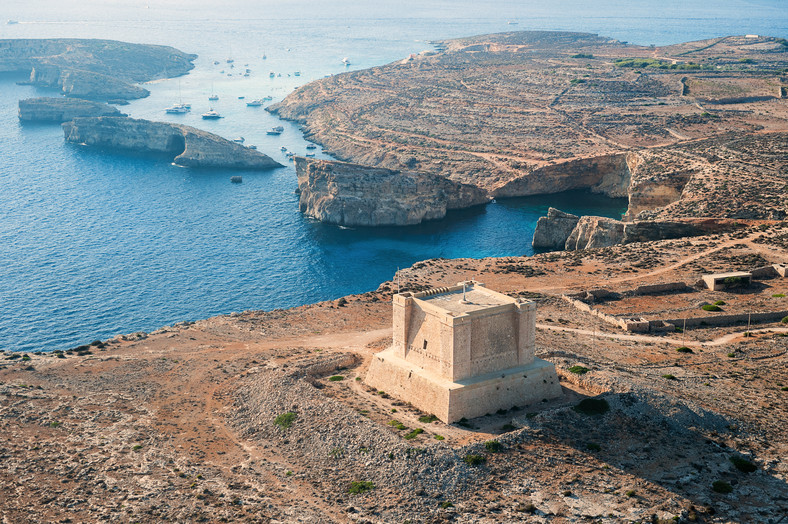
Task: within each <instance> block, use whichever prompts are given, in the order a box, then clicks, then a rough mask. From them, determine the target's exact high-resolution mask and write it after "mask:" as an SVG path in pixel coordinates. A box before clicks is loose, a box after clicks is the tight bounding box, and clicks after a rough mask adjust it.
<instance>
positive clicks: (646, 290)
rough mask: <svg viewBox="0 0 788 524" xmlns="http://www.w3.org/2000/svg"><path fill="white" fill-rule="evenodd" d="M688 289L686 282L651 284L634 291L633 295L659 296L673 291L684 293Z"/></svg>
mask: <svg viewBox="0 0 788 524" xmlns="http://www.w3.org/2000/svg"><path fill="white" fill-rule="evenodd" d="M685 289H687V284H686V283H684V282H666V283H664V284H651V285H648V286H638V287H636V288H635V289H633V290H632V294H633V295H658V294H660V293H670V292H672V291H682V290H685Z"/></svg>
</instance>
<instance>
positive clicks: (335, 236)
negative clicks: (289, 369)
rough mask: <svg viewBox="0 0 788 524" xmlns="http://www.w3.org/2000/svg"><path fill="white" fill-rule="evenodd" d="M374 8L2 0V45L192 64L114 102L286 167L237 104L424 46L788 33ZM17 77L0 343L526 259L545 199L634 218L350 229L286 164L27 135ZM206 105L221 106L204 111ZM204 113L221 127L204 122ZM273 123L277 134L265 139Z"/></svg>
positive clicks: (534, 205) (0, 200)
mask: <svg viewBox="0 0 788 524" xmlns="http://www.w3.org/2000/svg"><path fill="white" fill-rule="evenodd" d="M373 4H376V2H350V1H328V0H326V1H323V2H319V3H317V2H313V1H304V0H295V1H287V2H285V1H270V0H246V1H240V0H236V1H222V2H215V1H211V2H207V1H204V0H189V1H187V0H157V1H153V0H150V1H148V0H114V1H112V2H108V1H106V0H80V1H73V0H59V1H53V0H24V1H22V0H3V2H2V5H0V38H53V37H79V38H113V39H118V40H126V41H131V42H141V43H153V44H166V45H172V46H174V47H177V48H179V49H181V50H183V51H187V52H190V53H196V54H198V55H199V58H198V59H197V61H196V62H195V63H196V68H195V69H194V70H193V71H192V72H191V73H190V74H189V75H187V76H184V77H182V78H180V79H170V80H166V81H160V82H155V83H152V84H149V85H147V86H146V87H147V88H148V89H149V90H150V91H151V92H152V94H151V96H150V97H149V98H146V99H144V100H138V101H134V102H132V104H131V105H129V106H126V107H125V108H122V109H123V110H124V111H125V112H127V113H129V114H131V115H132V116H134V117H139V118H148V119H156V120H171V121H177V122H184V123H187V124H190V125H194V126H196V127H200V128H203V129H206V130H209V131H212V132H215V133H218V134H220V135H222V136H225V137H227V138H234V137H237V136H243V137H245V139H246V144H255V145H257V146H258V147H259V149H260V150H261V151H263V152H265V153H267V154H269V155H271V156H272V157H274V158H275V159H277V160H280V161H282V162H283V163H284V161H285V157H284V154H283V153H282V152H281V151H280V150H279V148H280V146H285V147H287V148H288V149H289V150H292V151H295V152H297V153H304V152H305V151H306V150H305V146H306V144H307V143H306V142H305V141H304V139H303V137H302V135H301V133H300V131H299V129H298V128H297V127H296V126H294V125H292V124H289V123H282V122H280V121H279V120H278V119H277V118H276V117H274V116H272V115H270V114H268V113H267V112H265V111H264V110H263V109H262V108H250V107H247V106H246V105H245V100H240V99H239V98H238V97H241V96H244V97H246V98H247V99H249V98H259V97H263V96H266V95H270V96H272V97H273V98H274V100H273V101H274V102H275V101H278V100H281V99H282V98H283V97H284V96H286V94H287V93H289V92H291V91H292V90H293V89H294V88H295V87H296V86H299V85H303V84H304V83H306V82H308V81H309V80H312V79H317V78H322V77H323V76H325V75H331V74H341V73H342V72H344V71H345V70H347V69H358V68H366V67H371V66H375V65H380V64H385V63H388V62H391V61H394V60H397V59H401V58H403V57H405V56H407V55H408V54H409V53H413V52H419V51H422V50H424V49H429V48H430V45H429V44H428V41H429V40H433V39H440V38H451V37H462V36H469V35H474V34H484V33H493V32H500V31H511V30H527V29H539V30H573V31H588V32H592V33H598V34H602V35H606V36H611V37H614V38H618V39H620V40H626V41H630V42H633V43H639V44H652V43H653V44H657V45H662V44H670V43H676V42H681V41H687V40H695V39H702V38H709V37H714V36H720V35H726V34H744V33H758V34H768V35H773V36H781V37H786V36H788V34H787V33H788V29H787V28H788V6H786V3H785V1H784V0H752V1H744V0H720V1H717V2H714V3H713V8H711V7H710V6H709V3H708V2H705V1H703V2H691V1H688V0H683V1H677V0H665V1H663V2H660V3H659V4H658V5H657V4H655V3H654V2H648V1H636V0H628V1H609V0H608V1H606V0H603V1H594V2H588V1H576V0H564V1H561V0H557V1H554V2H541V1H535V0H521V1H485V0H475V1H472V2H471V1H468V0H454V1H439V2H434V1H433V2H431V1H421V2H415V1H412V0H404V1H400V2H391V3H387V4H386V5H384V6H377V5H373ZM6 20H16V21H18V22H19V23H18V24H13V25H7V24H5V21H6ZM264 55H265V57H266V58H265V59H263V56H264ZM344 57H348V58H349V60H350V62H351V64H352V65H351V66H349V67H346V66H344V65H343V64H342V62H341V60H342V58H344ZM227 58H232V59H234V65H235V67H234V68H230V67H229V66H228V64H227V63H226V59H227ZM214 61H219V64H218V65H215V64H214ZM247 67H248V68H249V69H250V70H251V71H252V73H251V74H250V76H249V77H243V76H242V75H240V74H239V70H241V71H242V70H244V69H246V68H247ZM270 71H273V72H274V73H275V74H276V76H275V77H274V78H270V77H269V72H270ZM296 71H299V72H300V76H298V77H297V76H295V75H294V73H295V72H296ZM229 74H232V76H228V75H229ZM279 75H281V76H279ZM17 80H19V78H16V77H12V76H0V94H2V96H0V349H10V350H21V351H39V350H54V349H66V348H69V347H73V346H75V345H78V344H82V343H85V342H89V341H90V340H93V339H96V338H104V337H108V336H112V335H115V334H118V333H128V332H132V331H137V330H151V329H155V328H157V327H160V326H162V325H165V324H170V323H172V322H176V321H180V320H196V319H200V318H205V317H209V316H211V315H215V314H220V313H229V312H232V311H241V310H246V309H273V308H283V307H290V306H295V305H299V304H304V303H309V302H314V301H319V300H325V299H333V298H337V297H339V296H343V295H346V294H350V293H357V292H364V291H368V290H372V289H375V288H376V287H377V286H378V284H379V283H380V282H382V281H384V280H388V279H390V278H392V276H393V274H394V272H395V271H396V270H397V268H398V267H406V266H409V265H411V264H413V263H414V262H416V261H418V260H422V259H425V258H433V257H485V256H502V255H523V254H531V253H532V249H531V246H530V241H531V236H532V234H533V229H534V225H535V222H536V219H537V218H538V217H539V216H541V215H543V214H544V213H545V212H546V210H547V207H548V206H550V205H553V206H556V207H559V208H561V209H564V210H567V211H572V212H576V213H582V214H601V215H607V216H617V215H619V214H620V213H621V212H622V211H623V210H624V207H625V205H626V203H625V202H624V201H621V200H618V201H615V200H609V199H605V198H602V197H598V196H590V195H587V194H583V193H574V194H560V195H552V196H545V197H539V198H520V199H511V200H499V201H497V202H496V203H493V204H490V205H488V206H486V207H483V208H477V209H472V210H467V211H462V212H453V213H451V214H450V215H449V216H448V217H447V218H446V219H445V220H441V221H437V222H431V223H427V224H423V225H420V226H414V227H405V228H382V229H341V228H338V227H334V226H329V225H324V224H320V223H317V222H315V221H312V220H310V219H308V218H305V217H303V216H302V215H301V214H299V212H298V208H297V197H296V195H295V194H294V190H295V188H296V179H295V172H294V170H293V168H292V167H290V165H289V164H288V167H285V168H282V169H277V170H273V171H269V172H243V173H240V174H241V175H242V176H243V179H244V182H243V184H231V183H230V181H229V178H230V176H231V175H232V174H236V173H231V172H225V171H201V170H190V169H184V168H179V167H175V166H172V165H169V164H167V163H166V162H161V161H159V160H155V159H150V158H143V157H136V156H133V155H122V154H108V153H107V152H103V151H96V150H92V149H89V148H85V147H79V146H74V145H70V144H65V143H64V141H63V136H62V131H61V130H60V128H59V126H46V125H24V126H23V125H20V124H19V122H18V119H17V101H18V100H19V99H21V98H26V97H31V96H42V95H45V94H47V93H46V92H44V91H42V90H39V89H35V88H32V87H29V86H18V85H16V83H15V82H16V81H17ZM212 92H215V93H216V94H218V95H219V96H220V100H219V101H218V102H215V103H210V102H209V101H208V99H207V98H208V96H209V94H211V93H212ZM180 100H182V101H183V102H189V103H191V104H192V105H193V112H192V113H191V114H188V115H184V116H178V115H175V116H173V115H166V114H165V113H164V112H163V109H164V108H165V107H167V106H169V105H171V104H172V103H174V102H178V101H180ZM209 106H213V107H214V108H215V109H216V110H218V111H219V112H221V113H222V114H223V115H224V116H225V118H223V119H222V120H219V121H215V122H208V121H203V120H201V119H200V117H199V114H200V113H201V112H203V111H205V110H206V109H208V108H209ZM280 124H281V125H283V126H284V127H285V132H284V133H283V134H282V135H281V136H279V137H271V136H267V135H266V134H265V131H266V130H267V129H269V128H270V127H272V126H275V125H280ZM318 156H320V154H319V155H318Z"/></svg>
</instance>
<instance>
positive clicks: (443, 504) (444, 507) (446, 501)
mask: <svg viewBox="0 0 788 524" xmlns="http://www.w3.org/2000/svg"><path fill="white" fill-rule="evenodd" d="M453 506H454V504H452V503H451V502H449V501H448V500H444V501H443V502H441V508H442V509H446V508H451V507H453Z"/></svg>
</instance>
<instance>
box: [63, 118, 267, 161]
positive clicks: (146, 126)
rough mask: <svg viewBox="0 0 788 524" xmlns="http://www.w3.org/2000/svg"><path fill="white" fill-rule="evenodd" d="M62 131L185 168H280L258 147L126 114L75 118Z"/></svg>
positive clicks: (71, 138) (68, 137)
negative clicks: (258, 149) (165, 160)
mask: <svg viewBox="0 0 788 524" xmlns="http://www.w3.org/2000/svg"><path fill="white" fill-rule="evenodd" d="M63 133H64V136H65V139H66V141H68V142H72V143H75V144H85V145H89V146H97V147H104V148H109V149H120V150H127V151H134V152H138V153H151V154H158V155H163V156H166V157H167V158H169V159H171V161H173V162H175V163H176V164H178V165H181V166H186V167H206V168H225V169H271V168H274V167H281V164H279V163H278V162H276V161H275V160H273V159H272V158H270V157H269V156H267V155H265V154H263V153H261V152H259V151H257V150H254V149H249V148H248V147H244V146H242V145H240V144H237V143H235V142H232V141H230V140H227V139H225V138H222V137H220V136H218V135H214V134H213V133H208V132H207V131H202V130H200V129H195V128H193V127H190V126H185V125H181V124H171V123H167V122H151V121H150V120H142V119H134V118H126V117H91V118H75V119H74V120H72V121H69V122H65V123H64V124H63Z"/></svg>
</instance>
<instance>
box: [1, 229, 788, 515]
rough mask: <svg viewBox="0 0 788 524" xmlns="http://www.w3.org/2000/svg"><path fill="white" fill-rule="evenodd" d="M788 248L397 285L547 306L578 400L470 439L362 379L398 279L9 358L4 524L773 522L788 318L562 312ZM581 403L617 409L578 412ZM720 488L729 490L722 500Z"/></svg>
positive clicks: (615, 257)
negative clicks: (621, 323) (741, 320)
mask: <svg viewBox="0 0 788 524" xmlns="http://www.w3.org/2000/svg"><path fill="white" fill-rule="evenodd" d="M786 239H788V226H786V225H785V224H775V225H773V226H761V227H760V228H754V229H748V230H744V231H740V232H737V233H735V234H733V235H720V236H714V237H700V238H696V239H692V240H679V241H663V242H658V243H649V244H630V245H627V246H618V247H614V248H605V249H597V250H587V251H578V252H571V253H550V254H543V255H538V256H536V257H508V258H503V259H482V260H470V259H467V260H466V259H460V260H429V261H425V262H421V263H419V264H416V265H415V266H413V267H412V268H409V269H406V270H402V271H401V274H400V279H401V282H402V285H403V287H407V288H409V289H422V288H424V287H428V286H436V285H446V284H449V283H454V282H457V281H459V280H462V279H468V278H476V279H478V280H480V281H483V282H486V283H487V284H488V285H489V287H491V288H493V289H498V290H501V291H504V292H506V293H509V294H511V295H513V296H517V295H525V296H529V297H531V298H534V299H535V300H536V301H537V303H538V305H539V310H538V320H537V354H538V356H540V357H541V358H545V359H548V360H550V361H551V362H554V363H555V364H556V365H557V366H558V368H559V370H560V374H561V375H562V386H563V388H564V396H563V397H562V398H560V399H558V400H556V401H551V402H550V403H544V404H543V403H537V404H536V405H530V406H518V408H517V409H512V410H510V411H508V412H499V413H491V414H490V415H488V416H485V417H481V418H479V419H474V420H470V421H468V422H467V424H455V425H451V426H447V425H445V424H443V423H440V422H436V421H431V420H430V419H429V418H422V419H421V420H419V419H420V418H421V417H424V416H426V415H429V414H426V413H419V412H417V411H416V410H414V409H412V408H410V407H409V406H407V405H405V404H403V403H402V402H399V401H397V400H396V399H393V398H390V397H389V396H388V395H387V394H386V393H385V392H378V391H370V390H369V389H367V388H366V387H365V386H363V384H362V383H361V381H358V380H356V378H357V377H362V376H363V375H364V372H365V369H366V367H367V365H368V363H369V361H370V359H371V356H372V355H373V354H374V353H375V352H376V351H379V350H381V349H383V348H385V347H386V346H387V345H388V344H389V343H390V336H391V332H390V322H391V313H390V308H391V306H390V302H389V300H390V297H391V290H392V287H393V286H394V284H393V283H392V282H388V283H385V284H383V285H381V287H380V289H378V290H377V291H374V292H370V293H365V294H362V295H357V296H351V297H347V298H345V299H340V300H335V301H332V302H324V303H319V304H314V305H309V306H303V307H299V308H295V309H292V310H288V311H271V312H244V313H239V314H232V315H228V316H221V317H215V318H211V319H208V320H202V321H199V322H196V323H193V324H191V323H184V324H179V325H175V326H170V327H166V328H163V329H161V330H158V331H156V332H153V333H150V334H135V335H129V336H125V337H121V338H116V339H113V340H110V341H106V343H102V344H101V345H94V346H91V347H89V348H81V350H79V351H71V352H68V353H65V354H62V355H35V354H33V355H29V360H28V359H27V357H24V356H23V357H20V358H10V357H11V355H8V354H6V355H5V356H4V357H3V358H4V360H0V415H1V416H0V431H1V432H2V435H3V446H2V452H1V454H0V457H1V458H2V463H3V469H2V471H1V472H0V485H1V488H2V489H0V508H2V509H0V512H2V515H3V516H4V517H5V518H6V519H7V520H8V521H10V522H22V521H25V522H30V521H33V522H35V521H38V522H49V521H61V522H68V521H69V520H68V519H70V521H72V522H77V521H82V520H96V519H105V520H117V521H142V522H160V521H163V520H176V521H201V520H202V521H220V520H224V521H231V522H232V521H250V522H259V521H263V522H265V521H269V519H270V520H274V521H281V522H293V521H314V522H327V521H337V522H349V521H360V522H404V521H411V522H442V521H454V522H501V521H516V520H528V521H533V522H547V521H550V522H578V521H587V520H589V519H590V520H592V521H597V520H603V521H610V522H618V521H640V522H644V521H646V522H650V521H652V520H653V519H657V520H660V519H661V520H662V521H665V520H668V519H672V518H673V517H674V516H678V517H679V518H680V519H682V521H686V522H728V521H733V522H770V521H771V522H779V519H780V518H781V516H782V515H783V514H785V510H786V509H787V508H788V485H786V477H787V476H788V469H787V468H786V463H785V456H786V453H788V439H786V436H785V424H784V421H785V420H786V417H787V416H788V408H787V407H786V406H788V402H786V399H788V387H787V386H788V371H787V370H786V363H787V362H788V356H787V355H786V340H788V338H786V337H785V335H786V332H787V331H788V329H786V328H784V327H783V326H785V324H781V323H780V322H776V323H773V324H758V325H753V326H752V328H751V329H752V333H753V336H751V337H745V336H743V335H742V332H743V331H744V330H745V329H746V326H728V327H703V326H701V327H697V328H693V329H691V330H689V329H688V330H687V332H686V333H668V334H663V335H648V334H643V335H633V334H625V333H623V332H622V331H620V330H617V329H615V328H612V327H611V326H609V325H607V324H604V323H602V322H600V321H599V320H598V319H596V318H595V317H592V316H591V315H588V314H587V313H583V312H580V311H578V310H577V309H575V308H574V307H572V306H571V305H569V304H568V303H567V302H565V301H564V300H562V299H560V298H559V297H560V295H561V294H563V293H574V292H578V291H582V290H587V289H588V284H589V282H593V283H594V286H604V287H605V288H606V289H609V290H611V291H617V290H618V291H623V290H627V289H632V288H634V287H637V286H638V285H641V284H647V283H654V282H669V281H676V280H681V281H685V282H688V283H694V282H695V281H696V280H697V279H698V277H699V275H700V274H702V273H703V272H705V271H709V270H716V269H723V268H726V269H727V268H730V267H735V268H737V269H738V268H742V269H744V268H750V267H752V264H753V263H755V264H756V265H760V264H762V263H763V262H777V261H781V260H786V254H787V253H786V247H788V244H786ZM786 294H788V280H785V279H782V278H771V279H766V280H759V281H756V282H755V284H754V285H753V287H752V288H750V289H748V290H743V291H739V292H731V293H723V292H709V291H703V290H699V289H696V288H691V290H685V291H683V292H682V293H679V294H665V295H654V296H650V297H644V298H645V300H646V302H647V308H644V309H647V310H648V311H650V312H652V313H653V312H656V313H657V314H659V313H660V312H662V313H663V314H668V315H669V316H675V310H676V309H677V308H678V309H682V308H684V309H683V310H684V311H687V310H688V309H687V308H691V309H693V310H694V309H699V306H698V304H701V303H708V302H714V301H717V300H720V299H724V300H725V301H726V303H727V305H725V306H722V307H723V309H725V310H727V311H729V312H732V311H735V310H746V309H747V308H772V309H779V308H785V307H786V305H787V304H788V303H786V302H785V301H786V300H788V298H786V297H783V296H779V295H786ZM684 295H691V298H689V299H688V298H686V297H684ZM775 295H777V296H775ZM625 302H626V301H625V300H624V301H622V302H621V304H619V305H618V306H617V305H616V303H617V301H609V302H607V303H604V304H601V305H599V307H621V308H623V307H629V306H628V305H627V304H626V303H625ZM688 303H689V304H690V306H687V304H688ZM605 304H606V305H605ZM682 346H686V347H688V348H690V350H691V352H678V351H677V349H678V348H679V347H682ZM574 366H581V367H583V368H586V369H588V371H587V372H586V373H585V374H575V373H572V372H570V371H568V370H569V369H570V368H573V367H574ZM574 369H575V371H578V369H577V368H574ZM579 371H582V370H579ZM332 377H342V379H341V380H339V379H336V378H334V379H332ZM598 395H601V396H598ZM585 398H604V399H606V401H607V404H608V408H609V410H608V411H607V412H605V413H603V414H596V415H593V414H592V415H589V414H584V413H582V412H580V411H576V410H575V409H573V407H576V406H577V405H578V403H579V402H580V401H581V400H583V399H585ZM288 413H292V415H286V414H288ZM283 415H284V416H283ZM277 421H278V422H279V424H277ZM414 430H417V431H415V432H414ZM418 430H421V431H418ZM441 437H442V438H441ZM491 441H497V442H498V443H499V445H500V449H498V445H496V444H487V443H488V442H491ZM474 457H478V458H474ZM732 459H733V460H738V459H741V460H743V461H746V462H739V467H740V468H742V469H744V470H747V469H749V464H750V463H752V465H753V468H754V471H751V472H747V471H740V470H739V469H737V467H736V465H735V464H734V463H733V462H732V461H731V460H732ZM469 462H470V463H471V464H469ZM477 462H478V463H477ZM718 481H721V482H723V483H726V484H720V483H718V484H717V487H718V489H722V490H725V489H726V488H727V487H728V486H730V488H731V490H732V491H731V492H730V493H718V492H715V491H714V488H713V486H714V483H715V482H718ZM354 482H359V483H361V484H353V483H354ZM365 483H369V484H365ZM354 486H355V488H356V489H355V490H354ZM365 487H366V488H369V490H368V491H364V489H365ZM350 491H361V493H351V492H350ZM654 515H656V516H654Z"/></svg>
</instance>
